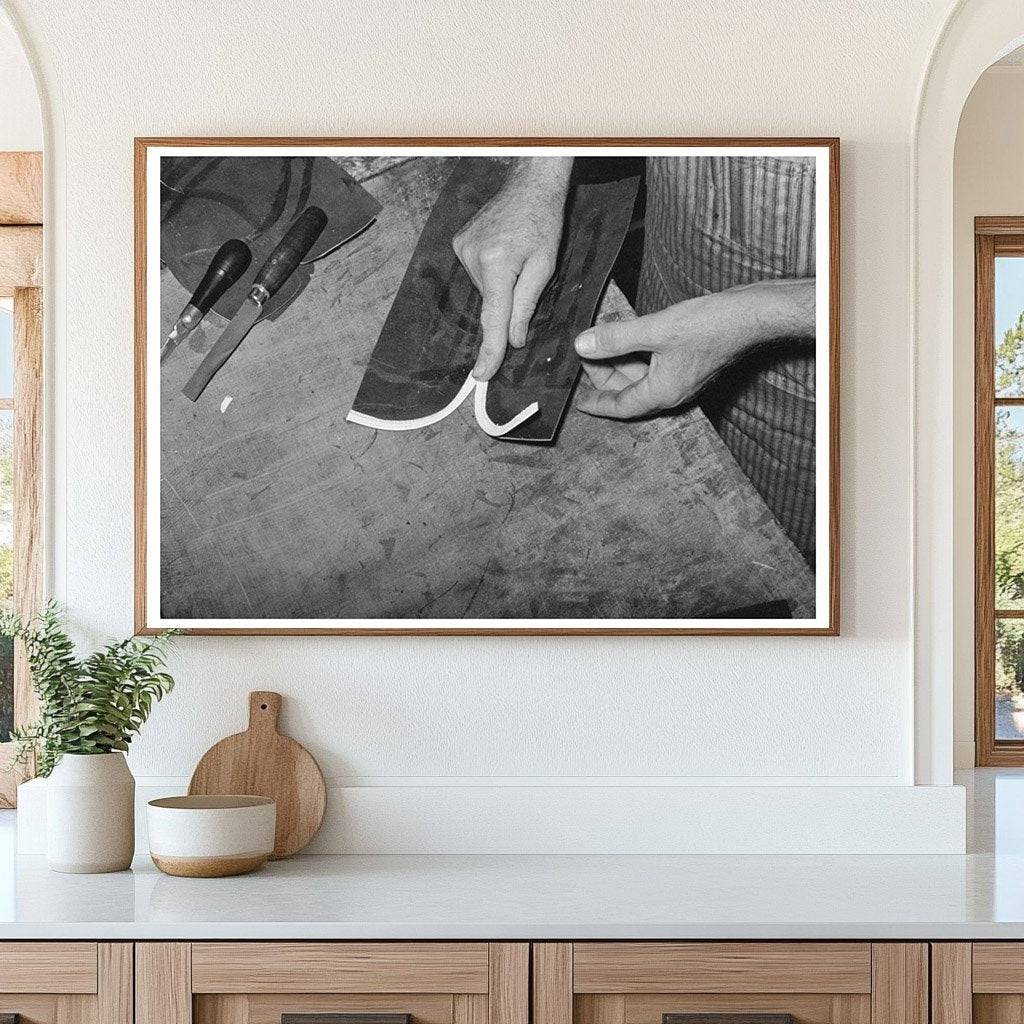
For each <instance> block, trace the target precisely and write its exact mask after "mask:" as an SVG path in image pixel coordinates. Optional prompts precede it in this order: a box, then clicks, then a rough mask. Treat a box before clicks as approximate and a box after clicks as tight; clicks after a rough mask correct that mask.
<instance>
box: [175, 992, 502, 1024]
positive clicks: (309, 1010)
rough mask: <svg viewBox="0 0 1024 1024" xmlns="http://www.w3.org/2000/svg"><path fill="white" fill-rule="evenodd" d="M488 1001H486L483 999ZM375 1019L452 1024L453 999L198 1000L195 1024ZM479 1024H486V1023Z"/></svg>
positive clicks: (281, 996) (275, 996)
mask: <svg viewBox="0 0 1024 1024" xmlns="http://www.w3.org/2000/svg"><path fill="white" fill-rule="evenodd" d="M483 998H486V997H483ZM350 1013H351V1014H361V1015H364V1016H365V1017H366V1019H367V1020H369V1019H370V1018H372V1017H374V1016H380V1015H390V1014H395V1013H399V1014H405V1013H408V1014H410V1015H411V1016H412V1021H413V1024H452V997H451V996H450V995H449V994H447V993H444V994H428V995H423V994H418V995H411V994H407V993H401V994H396V993H385V994H372V993H371V994H366V993H348V994H339V993H336V992H332V993H319V994H297V993H293V992H287V993H255V994H242V993H231V994H226V995H225V994H220V995H199V996H196V1012H195V1024H229V1022H230V1021H232V1020H238V1021H240V1022H242V1024H283V1018H284V1017H285V1016H293V1015H299V1016H301V1015H305V1014H309V1015H311V1018H310V1019H312V1017H315V1016H321V1017H330V1015H332V1014H350ZM480 1024H487V1021H486V1020H484V1021H482V1022H480Z"/></svg>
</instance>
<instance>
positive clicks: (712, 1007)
mask: <svg viewBox="0 0 1024 1024" xmlns="http://www.w3.org/2000/svg"><path fill="white" fill-rule="evenodd" d="M845 998H853V999H864V1000H865V1002H870V999H869V997H867V996H862V995H857V996H850V997H847V996H846V995H839V996H837V995H833V994H831V993H827V992H823V993H806V992H782V993H770V992H758V993H756V994H750V993H746V992H739V993H733V992H727V993H724V992H699V993H690V992H687V993H682V992H661V993H655V994H645V995H631V996H626V1004H625V1019H624V1024H664V1021H663V1017H664V1015H665V1014H670V1015H671V1014H679V1013H684V1014H701V1015H704V1016H708V1017H711V1018H714V1017H715V1016H718V1015H721V1014H742V1015H744V1016H749V1017H751V1018H754V1017H756V1016H757V1015H758V1014H773V1015H788V1014H791V1015H792V1016H793V1017H795V1018H796V1020H797V1021H799V1022H800V1024H836V1021H835V1014H836V1000H837V999H845ZM718 1024H730V1022H729V1021H727V1020H725V1019H723V1020H721V1021H719V1022H718ZM865 1024H866V1022H865Z"/></svg>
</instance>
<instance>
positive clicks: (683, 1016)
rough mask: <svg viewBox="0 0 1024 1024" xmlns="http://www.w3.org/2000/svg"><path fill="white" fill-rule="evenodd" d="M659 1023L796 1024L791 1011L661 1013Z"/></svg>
mask: <svg viewBox="0 0 1024 1024" xmlns="http://www.w3.org/2000/svg"><path fill="white" fill-rule="evenodd" d="M661 1024H797V1022H796V1018H795V1017H794V1016H793V1014H791V1013H663V1014H662V1015H661Z"/></svg>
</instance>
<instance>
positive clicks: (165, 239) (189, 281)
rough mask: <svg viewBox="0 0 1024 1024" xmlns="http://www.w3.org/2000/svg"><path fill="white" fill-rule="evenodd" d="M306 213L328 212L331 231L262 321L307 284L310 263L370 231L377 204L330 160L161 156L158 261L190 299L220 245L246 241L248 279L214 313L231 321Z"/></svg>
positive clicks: (268, 306)
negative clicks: (270, 258)
mask: <svg viewBox="0 0 1024 1024" xmlns="http://www.w3.org/2000/svg"><path fill="white" fill-rule="evenodd" d="M307 206H319V207H320V208H321V209H323V210H324V211H325V212H326V213H327V227H326V228H324V231H323V233H322V234H321V235H320V237H319V238H318V239H317V242H316V244H315V246H314V248H313V249H312V250H311V251H310V253H309V255H308V256H307V257H306V259H305V261H303V264H302V265H301V266H300V267H299V268H298V269H297V270H296V271H295V273H294V274H293V275H292V276H291V278H290V279H289V280H288V281H287V282H285V285H284V286H283V287H282V288H281V290H280V291H279V292H278V293H277V294H276V295H275V296H274V297H273V298H272V299H271V300H270V301H269V302H267V303H266V306H265V309H264V312H263V314H262V316H261V317H260V319H264V318H266V317H268V316H270V317H273V316H274V314H275V313H277V312H280V311H281V310H282V309H284V308H285V306H287V305H288V303H289V302H291V300H292V299H293V298H295V296H296V295H297V294H298V293H299V292H300V291H301V290H302V288H303V287H304V286H305V285H306V283H308V281H309V278H310V276H311V270H310V267H309V264H310V263H312V262H313V261H314V260H317V259H319V258H320V257H321V256H325V255H326V254H327V253H329V252H331V251H332V250H333V249H336V248H337V247H338V246H339V245H341V244H342V243H344V242H345V241H347V240H348V239H349V238H351V237H352V236H353V235H355V234H358V233H359V232H360V231H362V230H363V229H364V228H366V227H367V225H369V224H371V223H372V222H373V220H374V218H375V217H376V216H377V214H378V213H379V212H380V209H381V206H380V203H378V202H377V200H376V199H374V198H373V196H371V195H370V193H369V192H367V191H366V189H364V188H363V187H362V185H360V184H359V183H358V182H357V181H355V179H354V178H352V176H351V175H349V174H348V173H347V172H346V171H345V169H344V168H343V167H341V166H340V165H339V164H338V163H336V162H335V161H334V160H333V159H331V158H330V157H322V156H213V157H202V156H200V157H196V156H186V157H176V156H165V157H162V158H161V160H160V259H161V261H162V262H163V263H164V265H165V266H167V268H168V269H169V270H170V271H171V273H172V274H173V275H174V276H175V278H177V280H178V282H179V284H181V285H182V286H183V287H184V289H185V290H186V291H188V292H189V293H191V292H192V291H193V289H194V288H195V286H196V285H197V284H198V283H199V281H200V279H201V278H202V276H203V274H204V273H206V268H207V267H208V266H209V265H210V260H211V259H212V258H213V255H214V253H215V252H216V251H217V249H218V248H219V246H220V245H221V243H223V242H224V241H225V240H226V239H228V238H240V239H242V241H244V242H246V243H247V244H248V246H249V248H250V249H252V254H253V259H252V264H251V266H250V269H249V271H248V273H246V274H243V275H242V278H241V280H239V281H238V282H237V283H236V284H235V285H234V286H233V287H231V288H229V289H228V291H227V292H225V294H224V295H223V296H222V297H221V299H220V301H218V302H217V303H216V305H214V307H213V308H214V310H215V311H216V312H218V313H220V314H221V315H222V316H224V317H226V318H227V319H230V318H231V317H233V316H234V315H235V313H236V312H238V309H239V307H240V306H241V305H242V303H243V302H244V301H245V297H246V296H247V295H248V294H249V289H250V287H251V286H252V282H253V279H254V278H255V276H256V274H257V272H258V271H259V269H260V267H261V266H263V263H264V261H265V260H266V258H267V257H268V256H269V255H270V252H271V250H272V249H273V248H274V246H275V245H276V244H277V243H278V242H279V241H280V240H281V238H282V236H283V235H284V233H285V232H286V231H287V230H288V228H289V227H290V225H291V223H292V222H293V221H294V220H295V218H296V217H297V216H298V215H299V214H300V213H302V211H303V210H304V209H305V208H306V207H307Z"/></svg>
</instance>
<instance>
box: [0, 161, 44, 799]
mask: <svg viewBox="0 0 1024 1024" xmlns="http://www.w3.org/2000/svg"><path fill="white" fill-rule="evenodd" d="M42 183H43V176H42V156H41V154H39V153H0V606H3V607H7V608H11V607H13V608H14V610H15V611H17V612H18V614H19V615H21V616H22V617H28V616H31V615H32V614H34V613H35V612H36V611H37V610H38V609H39V605H40V602H41V597H42V530H41V523H42V515H41V509H42V472H41V469H40V464H41V463H40V449H41V421H42V369H43V365H42V359H43V343H42V291H41V285H42V258H43V230H42V219H43V214H42ZM34 717H35V701H34V697H33V694H32V687H31V680H30V677H29V672H28V665H27V664H26V662H25V657H24V652H23V651H22V650H21V649H20V646H19V645H12V644H11V643H10V642H9V641H4V640H3V639H0V807H7V806H11V805H12V804H13V803H14V801H15V796H16V786H17V783H18V782H19V781H20V780H21V778H23V777H24V776H25V775H26V774H27V772H26V771H25V770H23V769H21V768H19V769H17V770H12V769H11V764H12V761H13V755H14V750H13V747H12V745H11V744H10V743H8V742H6V741H8V740H9V738H10V730H11V727H12V725H19V724H22V723H26V722H29V721H31V720H32V719H33V718H34Z"/></svg>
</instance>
